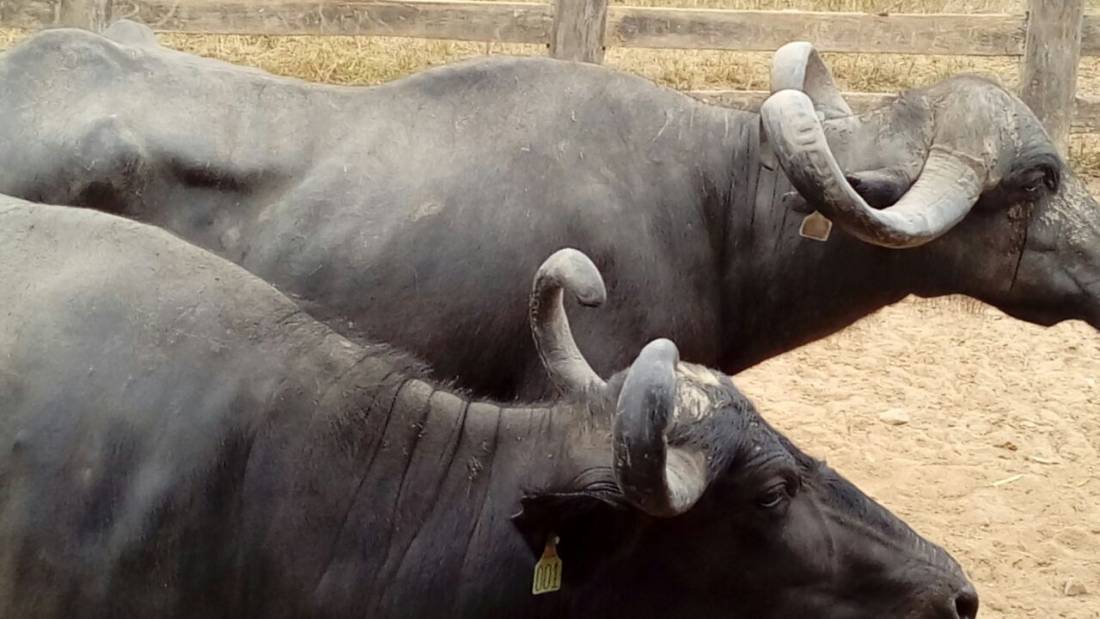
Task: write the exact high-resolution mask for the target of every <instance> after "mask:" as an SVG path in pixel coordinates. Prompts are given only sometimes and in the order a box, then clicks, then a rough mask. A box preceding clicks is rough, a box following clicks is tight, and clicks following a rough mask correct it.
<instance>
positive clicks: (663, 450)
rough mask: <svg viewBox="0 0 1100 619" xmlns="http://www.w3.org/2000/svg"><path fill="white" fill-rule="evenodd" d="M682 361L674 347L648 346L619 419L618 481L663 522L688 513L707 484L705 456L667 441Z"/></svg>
mask: <svg viewBox="0 0 1100 619" xmlns="http://www.w3.org/2000/svg"><path fill="white" fill-rule="evenodd" d="M679 361H680V351H679V350H677V349H676V344H673V343H672V342H671V341H669V340H666V339H658V340H654V341H652V342H650V343H649V344H647V345H646V347H645V348H643V349H642V352H641V353H639V354H638V358H637V359H635V360H634V363H633V364H632V365H631V366H630V371H629V372H628V373H627V376H626V381H625V382H624V383H623V388H622V391H620V392H619V401H618V406H617V414H616V415H615V428H614V436H615V439H614V441H615V442H614V450H615V480H616V481H617V482H618V484H619V488H620V489H621V490H622V491H623V494H624V495H625V496H626V498H627V500H629V501H630V502H631V503H633V504H634V505H635V506H637V507H638V508H639V509H641V510H643V511H645V512H647V513H649V514H650V515H653V516H657V517H662V518H667V517H671V516H676V515H678V514H682V513H684V512H686V511H687V510H688V509H690V508H691V506H692V505H694V504H695V502H696V501H697V500H699V497H700V496H702V495H703V491H704V490H706V488H707V483H708V481H709V478H708V475H707V464H706V457H705V455H704V454H703V453H701V452H698V451H693V450H689V449H685V448H681V447H669V446H668V443H667V441H666V439H665V429H666V428H667V427H668V422H669V419H670V418H671V416H672V414H673V411H674V410H675V408H676V393H677V377H676V364H677V363H679Z"/></svg>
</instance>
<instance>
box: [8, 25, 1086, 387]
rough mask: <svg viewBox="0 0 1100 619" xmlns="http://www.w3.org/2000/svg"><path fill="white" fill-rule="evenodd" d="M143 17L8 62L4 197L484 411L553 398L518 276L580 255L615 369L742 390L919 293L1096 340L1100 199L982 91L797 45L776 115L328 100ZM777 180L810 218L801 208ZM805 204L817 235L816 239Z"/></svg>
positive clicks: (477, 74) (378, 97)
mask: <svg viewBox="0 0 1100 619" xmlns="http://www.w3.org/2000/svg"><path fill="white" fill-rule="evenodd" d="M140 28H141V27H140V26H137V25H136V24H132V23H125V24H124V25H123V26H120V27H119V28H117V29H112V31H111V32H109V33H108V35H110V36H114V37H116V38H118V39H122V40H126V41H131V42H137V43H138V44H137V45H129V44H120V43H117V42H115V41H113V40H111V39H110V38H108V37H104V36H99V35H95V34H92V33H88V32H82V31H77V30H64V29H59V30H53V31H47V32H43V33H39V34H37V35H35V36H32V37H30V38H29V39H27V40H26V41H24V42H23V43H21V44H20V45H18V46H17V47H15V48H13V49H11V50H9V51H7V52H6V53H4V54H3V55H2V56H0V192H4V193H9V194H14V195H17V196H19V197H23V198H27V199H31V200H35V201H41V202H50V203H58V204H69V205H84V206H91V207H96V208H99V209H103V210H106V211H110V212H114V213H118V214H122V215H125V216H128V217H132V218H136V219H138V220H141V221H144V222H149V223H153V224H156V225H158V226H161V227H165V228H167V229H169V230H172V231H173V232H175V233H177V234H178V235H180V236H182V237H184V238H186V239H188V240H190V241H192V242H194V243H197V244H199V245H200V246H203V247H205V248H208V249H210V250H212V251H215V252H216V253H218V254H220V255H222V256H224V257H227V258H229V259H230V260H232V261H234V262H237V263H238V264H241V265H243V266H244V267H245V268H246V269H248V270H250V271H252V272H253V273H255V274H257V275H259V276H261V277H262V278H264V279H265V280H267V281H269V282H271V283H273V284H274V285H275V286H276V287H278V288H279V289H281V290H282V291H284V292H286V293H287V294H290V295H292V296H294V297H296V298H297V299H299V300H300V302H301V304H302V306H303V307H305V308H306V309H307V311H309V312H310V313H311V314H312V315H313V316H315V317H317V318H319V319H321V320H322V321H325V322H326V323H327V324H329V325H330V326H331V327H333V328H334V329H336V330H337V331H339V332H341V333H342V334H344V335H346V336H351V337H356V338H362V339H364V340H366V339H370V338H375V339H381V340H384V341H387V342H389V343H392V344H394V345H396V346H398V347H401V348H404V349H408V350H410V351H411V352H412V353H414V354H415V355H416V356H418V357H420V358H423V359H425V360H426V361H428V362H429V365H430V366H431V367H432V368H433V372H435V374H436V376H437V377H441V378H447V379H450V378H457V379H458V382H459V384H460V385H461V386H463V387H466V388H469V389H472V390H473V391H474V392H476V393H481V394H490V395H492V396H494V397H498V398H507V397H511V396H514V395H517V394H518V395H522V396H524V397H528V398H536V397H544V396H545V395H547V393H546V385H547V383H546V378H545V374H544V372H543V371H542V368H541V365H540V363H539V361H538V358H537V356H536V355H535V351H534V349H533V347H532V345H531V338H530V337H528V335H527V330H528V327H527V321H526V319H525V316H526V313H525V312H526V306H525V304H524V301H523V296H524V295H523V285H524V284H523V282H524V281H525V278H526V277H527V276H528V275H529V273H530V272H532V271H533V270H534V269H535V268H536V267H537V266H538V264H539V262H540V261H541V260H542V259H543V258H545V257H546V256H547V255H549V254H550V252H552V251H554V250H555V249H556V248H559V247H562V246H572V247H576V248H578V249H580V250H581V251H584V252H585V253H586V254H588V255H590V256H591V257H592V259H593V260H594V261H595V262H596V264H598V265H599V266H600V268H601V271H602V272H603V273H604V274H605V277H606V279H607V282H608V286H609V288H610V290H611V293H612V294H611V295H610V301H609V306H608V307H606V308H604V309H602V310H600V311H582V312H577V313H576V315H575V327H576V330H577V333H578V340H579V341H580V342H581V343H582V344H581V345H582V348H583V349H584V352H585V354H586V355H587V356H588V357H589V358H590V359H591V360H592V364H593V365H594V367H595V368H596V369H597V370H598V371H600V372H601V373H604V374H606V373H608V372H610V371H613V370H615V369H617V368H621V367H625V365H626V364H628V363H629V362H630V360H631V357H630V355H631V354H632V353H631V351H633V350H638V349H639V348H640V347H641V346H642V345H644V344H645V343H646V342H648V341H650V340H652V339H654V338H656V337H668V338H670V339H672V340H674V341H676V342H677V343H678V345H679V346H680V348H681V352H682V354H683V356H684V358H685V359H687V360H690V361H692V362H697V363H702V364H705V365H709V366H713V367H718V368H721V369H722V370H723V371H726V372H730V373H733V372H736V371H738V370H740V369H742V368H744V367H746V366H749V365H751V364H754V363H756V362H759V361H761V360H763V359H766V358H768V357H770V356H772V355H776V354H779V353H781V352H783V351H786V350H789V349H791V348H793V347H796V346H798V345H801V344H803V343H806V342H808V341H811V340H814V339H816V338H819V337H822V336H824V335H827V334H829V333H832V332H834V331H836V330H838V329H841V328H843V327H844V326H846V325H848V324H850V323H851V322H853V321H854V320H856V319H858V318H860V317H862V316H865V315H867V314H868V313H870V312H872V311H874V310H875V309H877V308H880V307H882V306H884V305H886V304H889V303H893V302H896V301H898V300H900V299H902V298H904V297H905V296H907V295H909V294H912V293H915V294H918V295H923V296H934V295H943V294H948V293H963V294H967V295H971V296H973V297H975V298H977V299H980V300H982V301H985V302H988V303H991V304H993V305H996V306H997V307H999V308H1001V309H1003V310H1005V311H1006V312H1008V313H1010V314H1012V315H1014V316H1017V317H1020V318H1023V319H1026V320H1030V321H1034V322H1038V323H1042V324H1048V323H1053V322H1056V321H1059V320H1063V319H1084V320H1087V321H1088V322H1089V323H1090V324H1092V325H1094V326H1100V209H1098V208H1097V205H1096V203H1095V202H1094V201H1093V199H1092V198H1091V197H1090V196H1089V195H1088V193H1087V191H1086V190H1085V189H1084V188H1083V185H1082V183H1081V182H1079V181H1078V180H1077V179H1076V178H1074V176H1073V175H1072V174H1071V173H1070V171H1069V170H1068V169H1067V167H1066V166H1065V164H1064V163H1063V162H1062V161H1061V160H1060V159H1059V157H1058V155H1057V154H1056V151H1055V149H1054V147H1053V146H1052V144H1051V142H1050V140H1049V139H1048V137H1047V135H1046V134H1045V132H1044V131H1043V129H1042V127H1041V125H1040V124H1039V122H1038V121H1037V120H1036V118H1035V116H1034V115H1033V114H1032V113H1031V112H1030V111H1029V110H1028V109H1027V108H1026V107H1025V106H1024V104H1023V103H1022V102H1020V101H1019V100H1018V99H1017V98H1016V97H1014V96H1013V95H1011V94H1009V93H1008V92H1006V91H1005V90H1003V89H1002V88H1000V87H998V86H996V85H994V84H992V83H990V82H988V81H985V80H982V79H978V78H974V77H958V78H954V79H949V80H947V81H944V82H942V83H940V84H937V85H934V86H931V87H929V88H925V89H921V90H914V91H910V92H907V93H904V94H903V95H902V96H901V97H900V99H898V100H897V102H896V103H894V104H892V105H890V106H888V107H884V108H882V109H879V110H876V111H873V112H870V113H867V114H864V115H861V116H852V115H851V114H850V112H849V111H848V108H847V105H846V104H845V103H844V101H843V99H841V98H840V96H839V95H838V94H837V91H836V89H835V88H834V87H833V83H832V79H831V77H830V76H829V74H828V71H827V69H826V68H825V66H824V65H823V64H822V63H821V62H820V60H818V59H817V56H816V54H814V53H813V50H812V48H810V47H809V46H808V45H806V44H792V45H790V46H786V47H784V48H783V49H782V50H780V52H778V53H777V54H776V59H775V64H774V83H773V87H774V88H775V90H776V91H777V92H776V95H775V97H776V98H775V99H773V100H772V101H771V102H770V105H768V106H766V107H765V108H764V111H765V112H768V113H769V114H770V116H769V117H767V118H763V117H762V116H761V115H758V114H754V113H747V112H742V111H735V110H731V109H727V108H723V107H717V106H711V105H707V104H704V103H702V102H699V101H696V100H694V99H691V98H689V97H687V96H685V95H683V94H680V93H677V92H675V91H673V90H669V89H666V88H662V87H658V86H656V85H654V84H652V83H650V82H648V81H645V80H643V79H640V78H637V77H633V76H630V75H626V74H622V73H617V72H615V71H612V70H610V69H607V68H604V67H599V66H591V65H582V64H576V63H569V62H561V61H556V60H552V59H548V58H506V57H492V58H482V59H478V60H473V61H469V62H463V63H458V64H455V65H453V66H448V67H442V68H437V69H432V70H429V71H425V72H423V73H420V74H418V75H414V76H411V77H408V78H405V79H401V80H398V81H395V82H392V83H389V84H385V85H382V86H377V87H370V88H356V87H336V86H323V85H314V84H309V83H305V82H300V81H295V80H291V79H285V78H281V77H274V76H271V75H269V74H266V73H264V72H262V71H258V70H255V69H249V68H241V67H235V66H233V65H229V64H226V63H222V62H218V61H214V60H210V59H204V58H199V57H196V56H193V55H188V54H183V53H180V52H176V51H172V50H168V49H163V48H158V47H156V46H155V45H154V44H153V43H152V42H151V41H152V36H151V34H150V35H149V36H148V37H145V38H143V37H142V36H141V34H140ZM792 90H793V92H792ZM800 92H801V93H805V94H807V95H808V97H809V99H810V100H811V101H816V103H817V112H818V113H819V114H821V115H822V116H824V117H825V122H824V132H825V135H826V136H827V138H828V143H827V144H826V142H825V140H824V138H821V137H820V133H821V131H822V127H821V124H820V123H818V120H817V117H816V116H814V115H812V114H811V115H806V114H801V113H797V110H795V109H794V108H798V107H799V105H801V103H803V102H804V100H797V96H801V95H800ZM761 127H764V128H765V129H767V131H761ZM796 130H797V131H801V132H802V133H800V134H798V135H796V134H795V133H794V132H795V131H796ZM799 139H810V140H811V142H812V144H813V145H814V147H813V149H812V150H811V151H805V150H804V147H802V146H797V144H794V143H793V142H791V140H795V141H797V140H799ZM830 148H831V151H830ZM799 149H803V150H799ZM834 156H835V157H836V158H837V160H839V165H838V163H837V161H836V160H834V159H833V157H834ZM783 170H785V171H786V173H787V174H784V173H783ZM841 170H845V171H847V178H845V177H844V176H843V175H842V173H841ZM787 175H790V176H791V178H794V179H795V180H796V181H797V183H798V190H799V191H800V192H801V195H802V196H804V197H805V198H806V200H808V201H809V202H810V204H811V205H812V208H802V207H800V206H799V205H798V200H791V201H787V200H785V199H784V197H785V196H788V195H789V194H791V192H792V185H791V184H790V182H789V181H788V180H787ZM852 185H854V187H855V191H853V190H852ZM910 187H912V191H909V190H910ZM902 195H904V197H901V196H902ZM861 196H865V197H866V198H867V199H868V200H870V201H871V204H870V205H868V204H865V203H864V202H863V199H862V198H861ZM899 197H900V202H898V203H897V204H896V205H895V206H893V207H892V208H886V209H881V210H879V209H878V208H877V207H883V206H886V205H889V204H893V203H894V202H896V201H898V200H899ZM815 208H816V209H818V210H820V211H821V212H823V213H825V214H826V215H828V216H829V217H830V218H831V219H832V221H833V222H835V223H836V226H837V229H838V230H837V231H834V232H833V233H832V234H831V236H830V237H829V238H828V239H827V241H826V242H818V241H816V240H808V239H806V238H803V237H802V236H800V226H801V223H802V220H803V217H804V213H805V212H809V211H812V210H813V209H815ZM800 211H802V212H800ZM811 223H813V222H811ZM817 223H818V224H821V223H822V222H821V221H820V220H817ZM808 230H812V226H811V227H810V228H809V229H808ZM807 233H808V234H810V233H811V232H810V231H807ZM902 248H905V249H902Z"/></svg>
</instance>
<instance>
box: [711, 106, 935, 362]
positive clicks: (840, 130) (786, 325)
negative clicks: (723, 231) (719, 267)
mask: <svg viewBox="0 0 1100 619" xmlns="http://www.w3.org/2000/svg"><path fill="white" fill-rule="evenodd" d="M734 114H736V115H738V117H739V118H740V119H741V122H744V123H746V124H747V125H751V126H752V129H753V131H752V134H751V135H752V137H751V139H747V140H746V141H745V142H744V144H743V145H742V148H743V150H742V151H740V152H739V153H738V156H737V157H735V165H734V175H735V176H737V177H738V178H744V179H746V185H745V186H744V189H743V190H741V191H734V192H732V195H731V204H730V206H729V218H730V223H729V232H728V234H727V238H726V242H727V250H726V260H727V269H726V272H725V278H726V283H725V285H724V286H723V289H724V291H725V293H726V295H727V296H726V299H725V300H724V306H725V308H726V309H725V311H724V315H725V321H724V324H726V325H728V328H729V329H730V332H729V333H728V334H727V335H726V337H725V341H726V342H728V344H727V346H728V348H727V350H726V351H725V354H724V355H723V358H722V363H721V366H722V369H723V370H724V371H726V372H728V373H731V374H732V373H736V372H738V371H740V370H742V369H744V368H747V367H750V366H752V365H754V364H756V363H759V362H761V361H764V360H766V359H768V358H770V357H773V356H775V355H778V354H781V353H783V352H786V351H789V350H792V349H794V348H797V347H799V346H801V345H803V344H806V343H809V342H812V341H814V340H817V339H820V338H822V337H825V336H828V335H830V334H832V333H835V332H837V331H839V330H841V329H843V328H845V327H847V326H848V325H850V324H852V323H853V322H855V321H857V320H859V319H860V318H863V317H864V316H867V315H868V314H870V313H872V312H874V311H875V310H878V309H880V308H882V307H884V306H886V305H889V304H892V303H895V302H897V301H899V300H901V299H902V298H904V297H905V296H906V295H907V294H908V293H909V292H910V289H909V287H908V285H907V284H908V282H907V281H906V280H905V278H904V277H903V276H902V271H901V267H902V260H901V259H900V256H899V253H898V252H896V251H891V250H887V249H883V248H879V247H874V246H871V245H869V244H867V243H863V242H861V241H859V240H858V239H855V238H854V237H851V236H849V235H848V234H846V233H845V232H844V231H842V230H840V229H839V228H837V227H835V226H834V227H833V229H832V231H831V235H830V237H829V239H828V240H827V241H826V242H819V241H815V240H811V239H807V238H803V237H802V236H800V234H799V227H800V225H801V223H802V220H803V218H804V217H805V216H804V215H802V214H800V213H797V212H795V211H793V210H792V209H791V208H789V207H788V206H786V205H785V204H783V202H782V197H783V195H784V194H786V193H788V192H790V191H793V187H792V186H791V184H790V183H789V182H788V181H787V178H786V176H785V175H784V174H783V172H782V169H781V168H779V166H778V164H777V163H776V162H775V159H774V156H773V155H772V154H771V152H770V148H769V147H768V146H767V145H766V144H765V145H764V146H763V147H762V148H761V146H760V136H761V135H762V134H761V132H760V131H759V129H758V127H759V116H758V115H756V114H748V113H742V112H734ZM913 115H914V111H913V110H912V109H910V108H909V107H907V106H900V105H895V106H890V107H887V108H883V109H880V110H877V111H875V112H872V113H869V114H865V115H863V116H861V117H855V118H850V119H840V120H834V121H830V122H828V123H826V131H827V135H828V138H829V143H830V146H831V147H832V148H833V152H834V153H835V154H836V156H837V159H838V161H839V163H840V165H841V166H842V168H843V169H845V170H859V169H877V168H881V167H885V166H887V165H890V164H894V163H897V162H901V161H905V157H903V156H900V155H898V154H899V153H910V152H913V151H916V150H919V149H920V148H922V141H923V136H920V135H917V136H916V137H914V135H913V134H914V133H916V132H911V133H909V134H907V135H904V136H903V135H901V133H902V132H898V131H890V130H889V129H888V128H889V127H890V126H891V123H895V122H898V119H897V118H896V117H898V116H909V117H911V116H913ZM908 124H909V125H912V124H913V123H912V121H911V120H910V121H909V122H908ZM883 153H888V154H889V153H892V154H893V155H892V157H893V159H892V160H891V161H884V160H883V157H882V154H883ZM917 171H919V170H916V171H914V172H913V173H914V174H915V173H916V172H917Z"/></svg>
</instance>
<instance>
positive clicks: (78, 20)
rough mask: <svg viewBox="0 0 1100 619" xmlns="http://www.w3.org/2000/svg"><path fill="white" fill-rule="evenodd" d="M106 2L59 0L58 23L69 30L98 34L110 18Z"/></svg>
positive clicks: (96, 0) (109, 9) (107, 2)
mask: <svg viewBox="0 0 1100 619" xmlns="http://www.w3.org/2000/svg"><path fill="white" fill-rule="evenodd" d="M110 11H111V8H110V5H109V1H108V0H61V13H60V15H59V17H58V23H59V24H60V25H62V26H67V27H69V28H83V29H85V30H91V31H92V32H99V31H101V30H103V29H104V28H106V27H107V21H108V20H109V19H110V18H111V15H110Z"/></svg>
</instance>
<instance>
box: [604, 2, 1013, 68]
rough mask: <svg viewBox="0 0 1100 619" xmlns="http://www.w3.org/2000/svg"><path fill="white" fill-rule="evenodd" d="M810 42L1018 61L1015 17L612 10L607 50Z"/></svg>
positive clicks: (831, 47) (768, 47) (838, 48)
mask: <svg viewBox="0 0 1100 619" xmlns="http://www.w3.org/2000/svg"><path fill="white" fill-rule="evenodd" d="M797 40H806V41H812V42H813V43H814V45H815V46H816V47H817V49H818V50H820V51H824V52H859V53H865V52H870V53H873V52H893V53H907V54H963V55H972V56H1018V55H1020V54H1022V53H1023V49H1024V17H1023V16H1022V15H952V14H938V15H936V14H929V15H908V14H906V15H903V14H899V15H889V16H880V15H870V14H865V13H823V12H796V11H727V10H717V9H665V8H641V7H618V6H616V7H611V11H610V16H609V17H608V44H609V45H615V46H624V47H650V48H682V49H729V50H743V51H774V50H776V49H777V48H779V47H780V46H781V45H783V44H785V43H789V42H790V41H797Z"/></svg>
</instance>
